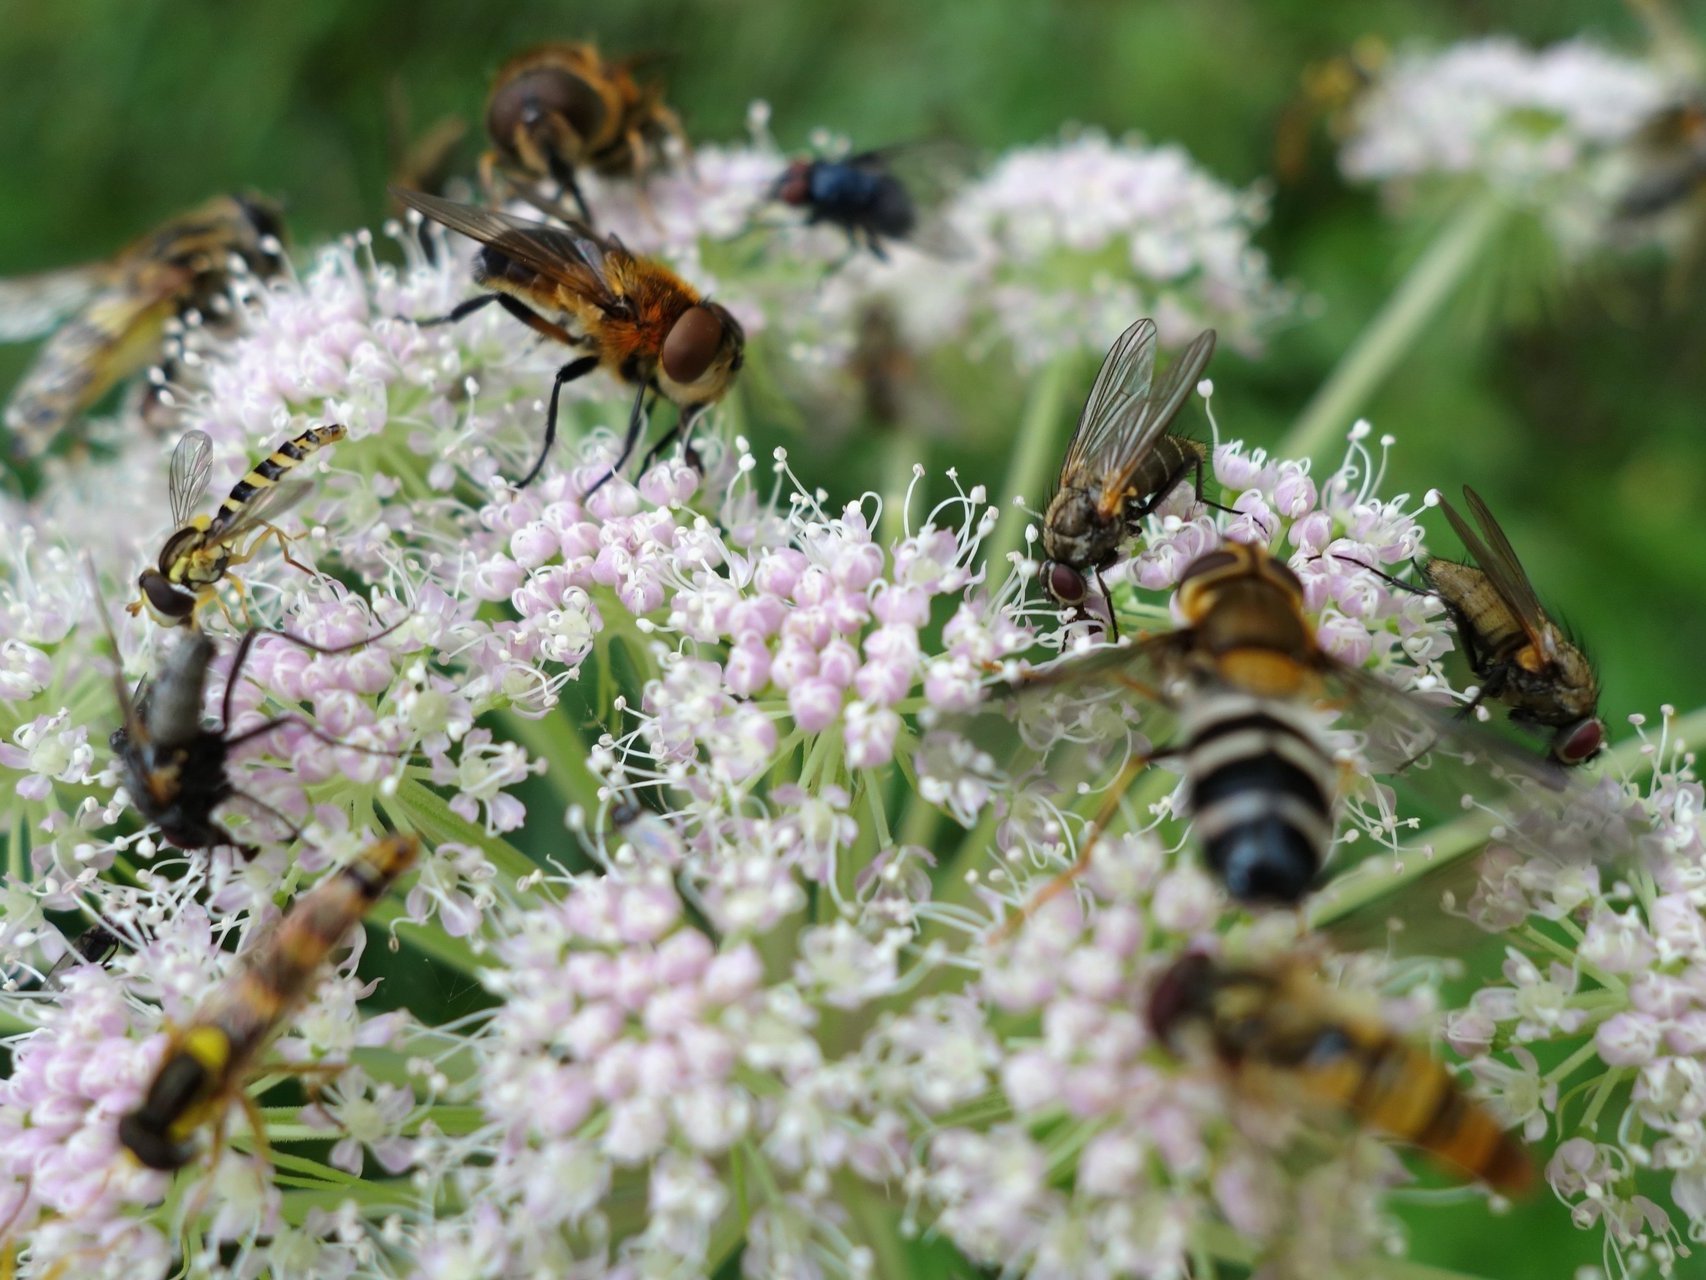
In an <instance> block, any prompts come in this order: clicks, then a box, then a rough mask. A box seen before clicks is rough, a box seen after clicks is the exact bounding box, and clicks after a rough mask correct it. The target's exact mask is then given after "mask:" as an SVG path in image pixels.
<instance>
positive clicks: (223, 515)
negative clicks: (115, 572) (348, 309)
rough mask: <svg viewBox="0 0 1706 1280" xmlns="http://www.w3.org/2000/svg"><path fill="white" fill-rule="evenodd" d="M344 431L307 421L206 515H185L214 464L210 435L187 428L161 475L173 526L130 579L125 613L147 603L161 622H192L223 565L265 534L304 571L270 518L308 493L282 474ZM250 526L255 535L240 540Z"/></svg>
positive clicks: (249, 551)
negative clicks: (155, 554) (155, 559)
mask: <svg viewBox="0 0 1706 1280" xmlns="http://www.w3.org/2000/svg"><path fill="white" fill-rule="evenodd" d="M348 434H349V432H348V430H347V429H346V428H344V427H343V426H341V425H340V424H338V423H331V424H328V425H327V426H323V427H309V428H308V430H306V431H304V432H303V433H302V434H301V435H299V436H296V437H295V438H293V439H290V440H286V441H285V442H284V443H283V444H281V445H279V446H278V448H276V449H274V450H273V451H272V453H270V454H268V455H267V456H266V457H265V458H262V459H261V460H260V461H259V462H257V463H256V464H255V465H254V466H253V467H252V468H251V469H250V470H249V472H248V473H247V474H246V475H245V476H244V477H243V478H242V479H241V480H239V481H238V482H237V483H236V485H235V486H234V487H233V488H232V490H231V492H230V494H229V495H228V496H227V497H226V498H225V500H224V501H223V502H221V503H220V504H219V510H218V511H216V512H214V513H213V514H212V515H211V516H205V515H192V514H191V509H192V508H193V507H194V506H195V505H196V503H198V502H199V501H201V495H202V494H203V493H205V492H206V491H207V483H208V479H209V477H210V476H211V475H212V471H213V465H212V462H211V458H212V453H213V441H212V440H211V439H210V438H209V437H208V435H207V433H206V432H204V431H191V432H189V433H187V434H186V435H185V436H184V438H183V439H182V440H180V441H179V442H178V447H177V448H176V449H174V450H173V451H172V467H171V474H170V478H169V480H168V482H167V493H168V496H169V499H170V503H171V508H172V524H173V525H174V526H175V532H173V534H172V536H171V537H169V538H167V539H166V542H165V545H164V546H162V547H161V548H160V558H159V563H158V564H157V565H156V566H155V567H153V568H148V569H144V570H143V571H142V575H141V577H139V578H138V579H137V586H139V587H140V588H141V589H142V597H141V599H139V600H136V601H134V602H133V603H132V604H130V605H129V606H128V608H129V610H130V612H131V613H133V614H135V613H140V612H141V611H142V610H143V609H144V608H146V609H147V610H148V612H149V613H150V614H151V615H152V616H153V618H154V620H155V621H156V622H158V623H160V624H161V625H162V626H167V627H194V626H196V616H197V615H198V614H199V613H200V612H201V610H202V608H203V607H204V606H205V605H207V604H208V602H210V601H213V600H216V599H217V598H218V597H217V595H216V593H215V590H214V589H215V587H217V585H218V584H219V582H220V580H221V579H222V578H224V577H225V575H226V572H227V571H228V570H230V569H231V568H232V567H233V566H235V565H240V564H243V563H244V562H245V561H247V560H249V559H251V558H252V557H253V556H254V554H255V549H256V548H257V547H259V546H260V544H261V543H262V542H263V541H265V540H266V539H267V538H275V539H276V540H277V541H278V544H279V549H280V551H281V552H283V554H284V558H285V561H286V562H287V563H289V564H292V565H295V567H296V568H298V569H301V570H303V571H304V572H308V569H307V566H306V565H302V564H298V563H297V562H296V561H295V560H293V559H291V556H290V551H289V548H288V546H287V545H286V544H287V539H286V536H285V534H284V533H283V531H282V530H280V529H279V528H278V527H277V526H276V525H273V524H272V523H270V522H271V521H272V520H274V519H277V518H278V516H280V515H281V514H283V513H284V512H285V511H287V510H289V509H290V508H291V507H293V506H295V505H296V503H298V502H300V501H301V500H302V499H303V497H304V496H306V495H307V493H308V489H309V486H308V485H307V483H306V482H304V481H286V480H285V478H284V477H285V476H286V475H288V474H289V472H290V471H291V470H293V469H294V468H296V467H298V466H301V465H302V463H303V462H305V461H307V459H308V458H309V457H310V456H312V455H313V454H314V453H316V452H318V451H319V450H321V449H324V448H325V447H326V446H327V445H331V444H336V443H337V442H338V441H339V440H342V439H344V438H345V436H347V435H348ZM251 533H252V534H254V535H255V536H254V538H253V539H252V540H251V541H250V542H249V543H248V544H247V545H246V546H239V545H238V544H239V543H240V542H242V540H243V539H244V538H245V537H247V536H248V535H249V534H251ZM233 581H234V582H235V579H234V580H233ZM236 586H237V589H238V592H239V594H240V593H241V591H242V584H241V583H240V582H237V583H236Z"/></svg>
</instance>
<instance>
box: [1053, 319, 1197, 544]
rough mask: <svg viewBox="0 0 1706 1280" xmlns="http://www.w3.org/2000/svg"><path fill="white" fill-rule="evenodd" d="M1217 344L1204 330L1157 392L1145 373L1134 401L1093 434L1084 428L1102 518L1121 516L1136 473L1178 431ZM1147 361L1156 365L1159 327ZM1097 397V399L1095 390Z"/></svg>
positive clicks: (1090, 474)
mask: <svg viewBox="0 0 1706 1280" xmlns="http://www.w3.org/2000/svg"><path fill="white" fill-rule="evenodd" d="M1126 332H1127V333H1130V332H1131V330H1129V329H1128V330H1127V331H1126ZM1214 340H1215V333H1214V330H1213V329H1204V330H1203V331H1202V332H1201V333H1199V334H1198V335H1197V336H1196V337H1195V338H1194V339H1193V340H1192V342H1191V345H1190V346H1188V347H1186V348H1185V349H1184V351H1182V352H1181V353H1180V354H1179V357H1178V358H1177V359H1176V360H1174V361H1173V363H1172V364H1171V365H1169V366H1168V367H1167V372H1166V374H1165V375H1163V377H1162V379H1161V381H1160V383H1159V384H1158V385H1156V386H1153V387H1151V385H1150V382H1151V376H1150V372H1149V370H1148V369H1145V370H1144V371H1143V378H1142V380H1141V381H1142V389H1141V390H1139V391H1136V392H1134V393H1132V395H1131V397H1130V399H1129V400H1128V401H1125V402H1119V401H1117V400H1116V401H1115V403H1114V404H1113V406H1112V408H1111V409H1110V410H1109V411H1108V412H1107V413H1105V414H1104V415H1103V416H1102V417H1101V418H1100V419H1099V420H1097V421H1096V422H1095V423H1093V424H1091V426H1090V427H1089V428H1088V429H1086V428H1085V426H1084V425H1083V424H1080V430H1081V431H1087V435H1088V438H1087V439H1086V442H1085V445H1084V457H1083V464H1084V465H1086V466H1087V467H1089V468H1090V470H1089V471H1088V478H1089V479H1090V480H1091V481H1092V482H1093V484H1094V486H1095V488H1096V490H1097V491H1098V493H1097V500H1096V505H1097V508H1098V509H1099V510H1100V511H1101V512H1102V514H1104V515H1106V516H1110V517H1111V516H1114V515H1117V514H1118V513H1119V511H1120V510H1121V508H1122V507H1123V506H1124V505H1125V501H1126V498H1127V496H1128V494H1129V493H1130V489H1131V478H1132V475H1133V473H1134V472H1135V471H1136V470H1137V468H1138V467H1139V466H1140V465H1142V463H1143V460H1144V458H1145V457H1147V456H1148V454H1149V451H1150V450H1151V449H1152V448H1154V446H1155V442H1156V441H1157V440H1158V439H1160V438H1161V437H1162V436H1163V435H1165V434H1166V433H1167V429H1168V428H1169V427H1170V426H1172V425H1173V419H1174V418H1176V417H1178V416H1179V410H1180V409H1182V408H1183V407H1184V405H1185V401H1186V400H1187V399H1189V398H1190V395H1191V392H1192V391H1193V390H1195V388H1196V385H1197V382H1198V381H1199V380H1200V379H1201V378H1202V372H1203V370H1204V369H1205V368H1206V367H1207V366H1208V362H1209V358H1210V357H1211V356H1212V355H1213V354H1214ZM1147 358H1148V360H1149V361H1150V362H1153V360H1154V337H1153V327H1152V330H1151V335H1150V343H1149V355H1148V357H1147ZM1098 381H1100V379H1098ZM1091 397H1092V399H1094V397H1095V390H1094V389H1092V390H1091ZM1086 409H1087V411H1088V406H1087V407H1086Z"/></svg>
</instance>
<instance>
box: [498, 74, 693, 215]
mask: <svg viewBox="0 0 1706 1280" xmlns="http://www.w3.org/2000/svg"><path fill="white" fill-rule="evenodd" d="M633 65H634V64H633V63H632V62H631V61H624V62H612V61H608V60H606V59H605V58H604V57H603V56H602V55H601V54H600V53H599V52H598V46H597V45H595V44H592V43H591V42H590V41H558V42H556V43H553V44H545V45H540V46H539V47H538V48H535V49H529V50H527V51H526V52H524V53H519V54H517V55H516V56H515V57H513V58H511V59H510V60H509V61H508V62H506V63H504V65H503V66H502V67H500V68H499V69H498V74H497V76H496V78H495V79H494V80H493V81H492V91H491V94H490V95H489V96H488V98H487V99H486V133H487V135H488V136H489V137H490V138H491V142H492V150H490V151H488V152H487V153H486V154H485V155H484V156H483V157H482V158H481V161H480V173H481V178H482V181H483V183H484V185H485V188H486V190H487V191H488V192H490V191H494V190H495V188H496V181H495V179H496V175H497V172H498V171H499V170H502V171H503V172H505V173H506V174H509V175H512V176H520V177H522V178H523V179H524V180H526V181H529V182H534V181H537V180H539V179H541V178H544V179H549V180H550V181H552V182H555V183H556V184H557V186H558V187H559V188H560V189H561V190H562V191H563V192H564V193H565V194H567V195H568V196H570V197H571V198H573V200H574V202H575V207H576V208H577V209H578V210H579V211H580V216H581V217H582V218H583V219H585V220H587V221H589V222H590V221H591V218H592V215H591V213H590V212H589V211H588V209H587V204H586V198H585V197H584V196H583V195H582V194H581V189H580V184H579V183H578V182H577V181H576V179H575V173H576V170H578V169H581V168H583V167H584V168H587V169H591V170H592V171H593V172H594V173H598V174H602V175H605V176H607V177H631V178H634V179H635V180H636V181H641V182H643V181H644V179H645V176H646V174H647V173H648V172H649V171H650V170H652V169H656V168H659V167H661V165H662V163H663V159H664V157H663V150H662V144H663V142H664V141H665V139H667V138H675V139H677V140H678V141H679V142H680V143H681V144H682V146H683V147H684V148H685V147H686V145H687V135H686V133H684V132H683V130H682V128H681V120H680V119H679V118H678V117H677V116H676V114H675V112H673V111H671V110H670V109H669V107H668V106H666V105H665V104H664V101H663V89H662V87H661V86H660V85H657V84H655V83H654V84H641V83H640V82H639V81H637V80H635V79H634V75H633ZM530 203H534V204H537V205H539V206H540V207H541V208H542V209H543V211H544V212H546V213H550V214H553V215H555V214H556V213H557V212H559V211H558V210H556V209H554V208H551V207H550V206H549V205H547V204H545V203H544V202H543V201H541V200H539V199H538V198H537V196H536V194H534V195H533V196H532V198H531V199H530Z"/></svg>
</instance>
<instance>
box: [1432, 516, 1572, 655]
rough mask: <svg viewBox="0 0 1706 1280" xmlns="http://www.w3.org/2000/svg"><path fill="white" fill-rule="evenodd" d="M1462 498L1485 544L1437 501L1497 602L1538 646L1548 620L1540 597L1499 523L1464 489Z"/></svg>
mask: <svg viewBox="0 0 1706 1280" xmlns="http://www.w3.org/2000/svg"><path fill="white" fill-rule="evenodd" d="M1463 497H1464V500H1465V501H1466V502H1468V504H1469V510H1470V511H1472V512H1473V513H1474V515H1475V519H1476V521H1477V522H1478V523H1479V524H1480V526H1481V529H1482V531H1483V532H1484V533H1485V534H1486V539H1485V541H1483V540H1482V539H1481V538H1479V537H1477V536H1476V535H1475V532H1474V530H1472V529H1470V527H1469V524H1468V522H1467V521H1465V520H1464V519H1463V517H1462V516H1460V515H1458V514H1457V512H1456V510H1455V509H1454V508H1453V507H1452V505H1451V504H1450V503H1449V502H1447V501H1446V500H1445V499H1444V498H1441V499H1440V503H1439V506H1440V510H1441V511H1444V512H1445V518H1446V519H1447V520H1449V521H1450V522H1451V527H1452V528H1453V529H1454V530H1456V532H1457V536H1458V537H1459V538H1460V539H1462V541H1463V546H1464V548H1465V549H1466V550H1467V551H1468V552H1469V554H1470V556H1471V557H1472V558H1473V559H1474V561H1475V563H1476V565H1477V566H1479V567H1480V569H1481V572H1483V573H1485V574H1486V575H1487V578H1488V580H1489V581H1491V582H1492V584H1493V590H1495V591H1497V592H1498V593H1499V598H1500V599H1502V600H1503V601H1504V602H1505V604H1506V605H1508V606H1509V607H1510V610H1511V612H1512V613H1514V614H1515V615H1516V617H1517V621H1519V622H1521V623H1522V627H1523V630H1525V631H1526V632H1528V637H1529V639H1530V640H1532V641H1533V642H1534V643H1535V644H1536V645H1539V644H1540V643H1541V638H1542V635H1543V633H1544V632H1545V630H1546V628H1547V626H1548V623H1549V619H1548V618H1547V617H1546V610H1545V609H1543V608H1541V606H1540V597H1539V596H1538V595H1536V594H1535V591H1534V584H1533V583H1531V582H1530V581H1529V580H1528V574H1527V573H1525V572H1524V571H1523V567H1522V562H1521V561H1520V560H1518V559H1517V558H1516V548H1514V547H1512V546H1511V544H1510V539H1509V538H1507V537H1505V531H1504V530H1503V529H1501V528H1500V527H1499V522H1498V521H1497V520H1495V519H1493V513H1492V512H1491V511H1489V510H1487V504H1486V503H1485V502H1483V501H1481V495H1480V494H1478V493H1476V492H1475V490H1473V489H1471V488H1470V487H1469V486H1468V485H1464V486H1463Z"/></svg>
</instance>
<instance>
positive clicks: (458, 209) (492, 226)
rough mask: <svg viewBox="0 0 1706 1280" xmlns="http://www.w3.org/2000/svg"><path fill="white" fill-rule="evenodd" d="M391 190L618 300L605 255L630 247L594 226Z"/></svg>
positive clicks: (536, 265) (439, 218)
mask: <svg viewBox="0 0 1706 1280" xmlns="http://www.w3.org/2000/svg"><path fill="white" fill-rule="evenodd" d="M390 190H391V195H392V196H393V198H395V199H397V200H399V201H401V202H402V203H403V204H406V205H408V206H409V207H410V208H411V209H414V210H416V211H417V212H419V213H421V214H424V215H425V216H426V217H428V218H431V219H432V220H433V221H434V222H440V223H443V224H444V225H445V226H447V227H449V228H450V229H451V230H452V231H457V232H460V233H461V234H463V235H465V236H467V237H468V238H469V239H470V240H478V241H479V242H480V243H481V244H489V245H491V246H492V248H494V249H496V250H498V251H499V252H500V253H502V254H504V255H505V256H507V257H511V258H514V259H515V260H516V261H517V262H521V263H525V264H526V265H527V266H530V267H532V268H533V269H534V270H535V271H537V272H539V274H540V275H542V276H545V277H546V278H547V279H550V280H555V281H557V282H558V283H559V284H565V285H568V286H569V287H570V288H572V289H576V290H578V291H580V292H581V293H590V294H592V295H593V296H594V297H595V298H596V299H598V300H599V301H601V302H603V301H606V300H613V295H612V294H611V291H610V288H609V285H608V283H607V280H606V274H605V272H606V260H607V258H608V257H609V256H610V255H611V254H612V253H625V252H626V251H625V250H623V249H622V248H621V246H620V245H619V244H615V243H609V244H607V243H606V242H605V241H603V240H600V239H599V238H598V236H597V235H596V234H595V233H594V232H593V231H592V230H591V229H590V228H588V227H585V226H582V225H581V224H580V223H578V222H571V223H569V224H568V225H567V226H565V227H553V226H550V225H548V224H546V223H543V222H533V221H530V220H529V219H527V218H517V217H513V216H511V215H510V214H507V213H503V212H500V211H499V210H497V209H481V208H479V207H477V206H475V205H471V204H459V203H457V202H456V201H454V200H444V199H441V198H439V197H438V196H429V195H427V194H426V193H425V192H422V191H409V190H407V189H406V188H403V187H392V188H391V189H390Z"/></svg>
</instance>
